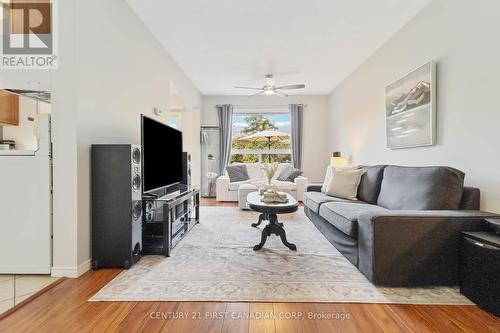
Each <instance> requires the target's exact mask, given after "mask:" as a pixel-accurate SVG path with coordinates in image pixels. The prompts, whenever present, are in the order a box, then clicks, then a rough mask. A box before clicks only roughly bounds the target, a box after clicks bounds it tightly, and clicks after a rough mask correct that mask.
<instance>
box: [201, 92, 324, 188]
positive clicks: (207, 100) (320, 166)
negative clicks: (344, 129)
mask: <svg viewBox="0 0 500 333" xmlns="http://www.w3.org/2000/svg"><path fill="white" fill-rule="evenodd" d="M291 103H302V104H305V105H307V107H305V108H304V133H303V135H304V138H303V152H302V155H303V156H302V169H303V171H304V175H305V176H307V177H309V180H310V181H312V182H313V181H322V180H323V177H324V175H325V168H326V165H327V164H328V163H329V159H330V154H331V153H330V152H329V150H328V147H329V143H328V128H327V127H328V122H327V117H328V98H327V96H326V95H325V96H320V95H317V96H309V95H295V96H290V97H288V98H281V97H275V96H254V97H248V96H205V97H203V104H202V111H201V124H202V126H218V125H219V124H218V119H217V111H216V109H215V106H216V105H217V104H233V105H251V106H252V105H254V106H255V105H288V104H291Z"/></svg>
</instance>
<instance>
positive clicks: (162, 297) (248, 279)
mask: <svg viewBox="0 0 500 333" xmlns="http://www.w3.org/2000/svg"><path fill="white" fill-rule="evenodd" d="M200 213H201V219H200V220H201V223H200V224H198V225H196V226H195V227H194V228H193V230H192V231H191V232H190V233H189V234H188V235H187V236H186V237H185V238H184V239H183V240H182V241H181V242H180V243H179V245H178V246H177V247H176V248H175V249H174V250H173V252H172V256H171V257H169V258H165V257H161V256H145V257H143V258H142V259H141V260H140V261H139V262H138V263H137V264H136V265H134V266H133V267H132V268H130V269H129V270H126V271H123V272H122V273H120V274H119V275H118V276H117V277H116V278H115V279H113V280H112V281H111V282H109V283H108V284H107V285H106V286H105V287H104V288H102V289H101V290H100V291H99V292H98V293H97V294H96V295H94V296H93V297H92V298H91V299H90V300H91V301H221V302H225V301H256V302H346V303H400V304H471V303H470V302H469V301H468V300H467V298H465V297H464V296H462V295H461V294H460V293H459V291H458V289H456V288H449V287H429V288H378V287H376V286H374V285H373V284H372V283H370V281H368V280H367V279H366V278H365V277H364V275H363V274H361V273H360V272H359V271H358V270H357V269H356V267H355V266H353V265H352V264H351V263H350V262H349V261H348V260H347V259H345V258H344V257H343V256H342V255H341V254H340V252H338V251H337V250H336V249H335V247H333V246H332V245H331V244H330V243H329V242H328V241H327V240H326V239H325V238H324V236H323V235H322V234H321V233H320V232H319V231H318V230H317V229H316V227H315V226H314V225H313V224H312V223H311V222H310V221H309V219H308V218H307V217H306V216H305V214H304V212H303V209H300V210H299V211H298V212H296V213H293V214H286V215H280V216H279V219H280V222H283V223H284V225H285V230H286V232H287V238H288V240H289V242H291V243H295V244H296V245H297V251H296V252H294V251H291V250H289V249H288V248H286V247H285V246H284V245H283V244H282V243H281V241H280V239H279V237H277V236H275V235H272V236H271V237H270V238H269V239H268V241H267V243H266V244H265V246H264V248H263V249H261V250H260V251H253V249H252V248H253V246H254V245H255V244H257V243H259V241H260V234H261V230H262V228H263V227H264V226H265V224H266V223H262V224H261V226H260V229H259V228H253V227H251V226H250V224H251V223H253V222H256V221H257V217H258V214H257V213H254V212H248V211H241V210H239V209H238V208H237V207H201V209H200Z"/></svg>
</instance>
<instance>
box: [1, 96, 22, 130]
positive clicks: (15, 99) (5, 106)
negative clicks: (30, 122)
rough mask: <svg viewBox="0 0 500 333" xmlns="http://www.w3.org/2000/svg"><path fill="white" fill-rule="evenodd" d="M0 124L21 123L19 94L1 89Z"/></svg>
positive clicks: (16, 124)
mask: <svg viewBox="0 0 500 333" xmlns="http://www.w3.org/2000/svg"><path fill="white" fill-rule="evenodd" d="M0 125H15V126H18V125H19V96H17V95H14V94H11V93H8V92H4V91H0Z"/></svg>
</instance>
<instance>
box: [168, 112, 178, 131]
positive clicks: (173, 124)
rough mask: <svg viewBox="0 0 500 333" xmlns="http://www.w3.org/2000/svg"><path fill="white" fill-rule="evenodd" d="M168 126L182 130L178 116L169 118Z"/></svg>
mask: <svg viewBox="0 0 500 333" xmlns="http://www.w3.org/2000/svg"><path fill="white" fill-rule="evenodd" d="M167 125H168V126H170V127H173V128H176V129H178V130H180V119H179V116H178V115H173V116H168V118H167Z"/></svg>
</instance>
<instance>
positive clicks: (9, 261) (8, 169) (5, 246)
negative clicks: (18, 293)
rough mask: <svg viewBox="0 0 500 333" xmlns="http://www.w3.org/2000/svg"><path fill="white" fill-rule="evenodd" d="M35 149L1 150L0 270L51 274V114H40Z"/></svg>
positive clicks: (3, 271)
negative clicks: (36, 147)
mask: <svg viewBox="0 0 500 333" xmlns="http://www.w3.org/2000/svg"><path fill="white" fill-rule="evenodd" d="M35 133H36V136H37V139H38V149H37V150H36V151H29V150H8V151H0V175H1V178H0V179H1V180H0V274H50V270H51V266H52V165H51V163H52V161H51V141H50V115H47V114H44V115H39V117H38V119H37V125H36V126H35Z"/></svg>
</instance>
